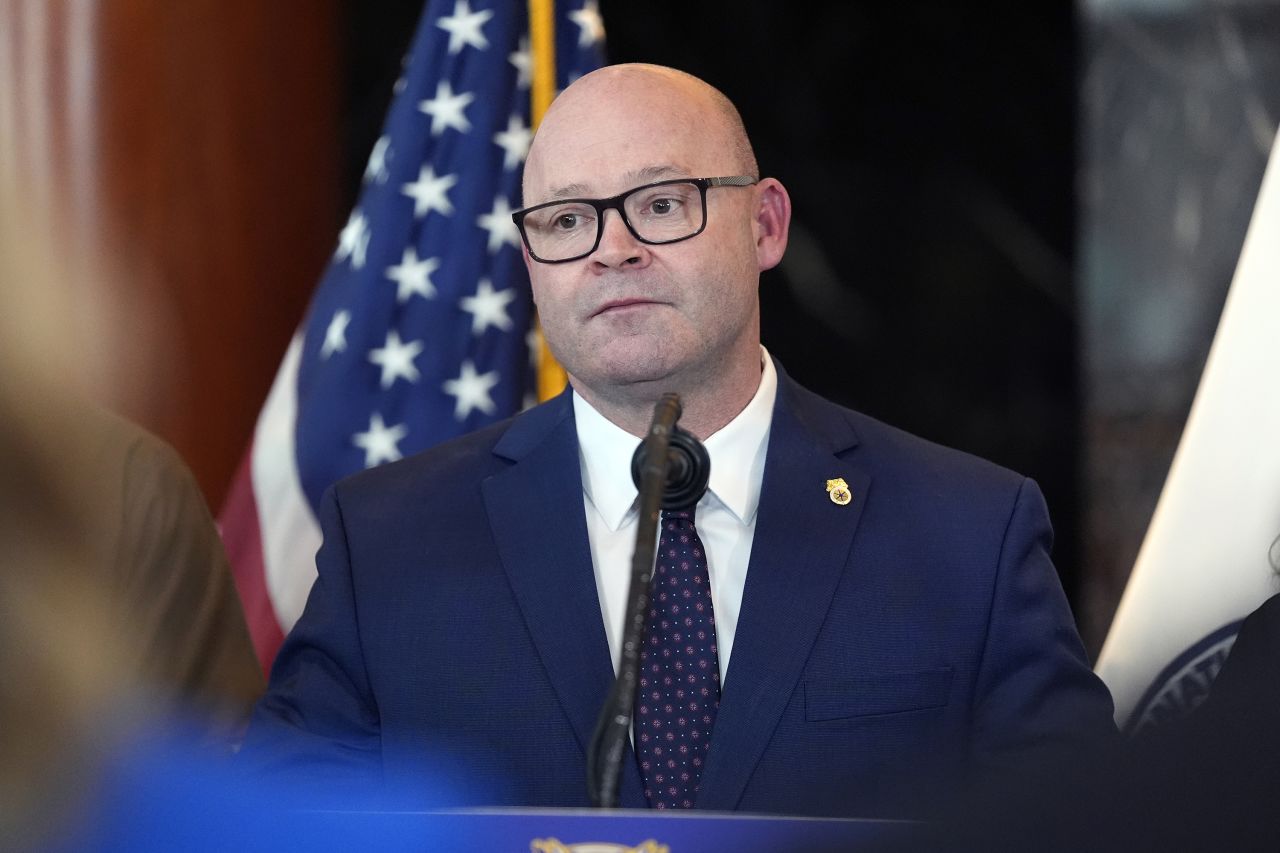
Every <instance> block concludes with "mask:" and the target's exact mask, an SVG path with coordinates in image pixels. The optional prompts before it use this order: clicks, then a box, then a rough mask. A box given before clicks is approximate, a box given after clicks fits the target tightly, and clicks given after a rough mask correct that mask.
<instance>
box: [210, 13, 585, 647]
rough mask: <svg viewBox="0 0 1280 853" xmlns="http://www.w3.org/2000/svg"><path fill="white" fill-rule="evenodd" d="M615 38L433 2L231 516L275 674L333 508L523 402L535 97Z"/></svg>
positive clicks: (257, 642)
mask: <svg viewBox="0 0 1280 853" xmlns="http://www.w3.org/2000/svg"><path fill="white" fill-rule="evenodd" d="M531 18H532V20H533V22H534V24H535V26H534V38H535V42H534V44H535V45H537V46H538V49H536V50H535V49H532V48H531V45H530V36H529V33H530V27H529V23H530V20H531ZM603 35H604V31H603V26H602V24H601V21H600V15H599V12H598V10H597V8H596V3H595V0H585V2H584V0H568V2H561V3H555V2H554V0H529V2H528V3H526V2H525V0H506V2H502V0H438V2H432V3H430V4H429V5H428V7H427V9H426V11H425V12H424V14H423V19H422V21H421V23H420V24H419V26H418V32H417V34H416V36H415V37H414V42H413V47H412V49H411V52H410V53H409V55H408V56H407V57H406V59H405V62H404V73H403V75H402V77H401V79H400V80H399V81H397V83H396V87H395V92H396V95H395V98H394V100H393V102H392V104H391V108H390V111H389V112H388V115H387V118H386V123H385V126H384V128H383V133H382V136H381V137H380V138H379V139H378V141H377V144H376V145H375V146H374V148H373V153H372V155H371V156H370V158H369V164H368V168H367V169H366V171H365V174H364V186H363V189H362V192H361V195H360V198H359V201H358V203H357V204H356V207H355V209H354V210H352V211H351V215H350V217H349V218H348V220H347V224H346V226H345V227H344V228H343V229H342V232H341V234H340V236H339V237H338V245H337V249H336V251H335V252H334V255H333V258H332V260H331V262H330V264H329V268H328V270H327V271H326V272H325V274H324V276H323V278H322V279H321V281H320V286H319V288H318V289H317V290H316V293H315V295H314V296H313V297H312V301H311V305H310V307H309V308H308V310H307V314H306V317H305V318H304V320H303V323H302V327H301V328H300V329H299V330H298V332H297V334H296V335H295V336H294V338H293V341H292V342H291V343H290V345H289V348H288V351H287V352H286V353H285V357H284V362H283V364H281V366H280V370H279V373H278V374H277V375H276V379H275V383H274V385H273V386H272V388H271V392H270V394H269V395H268V397H267V401H266V404H265V405H264V407H263V410H262V413H261V414H260V415H259V418H258V423H257V427H256V428H255V430H254V435H253V442H252V444H251V446H250V447H249V449H248V452H247V453H246V456H245V460H244V462H243V463H242V464H241V468H240V470H239V472H238V473H237V475H236V479H235V482H234V483H233V484H232V488H231V491H230V493H229V496H228V498H227V503H226V505H225V507H224V508H223V512H222V517H221V524H222V529H223V536H224V539H225V541H226V545H227V552H228V554H229V556H230V558H231V561H232V566H233V569H234V572H235V576H236V585H237V587H238V588H239V590H240V596H241V599H242V601H243V602H244V606H245V615H246V617H247V619H248V622H249V628H250V632H251V633H252V634H253V640H254V646H255V648H256V650H257V653H258V656H259V658H260V659H261V661H262V663H263V666H264V667H269V666H270V663H271V660H272V659H273V658H274V657H275V653H276V649H277V648H278V647H279V645H280V642H281V640H282V639H283V636H284V634H285V633H287V632H288V630H289V629H290V628H291V627H292V625H293V623H294V622H295V621H296V620H297V618H298V616H299V615H300V614H301V613H302V608H303V605H304V604H305V603H306V599H307V593H308V592H309V591H310V589H311V584H312V581H313V580H314V579H315V552H316V549H317V548H318V547H319V545H320V530H319V526H318V524H317V522H316V508H317V506H318V502H319V500H320V496H321V494H322V493H323V492H324V490H325V489H326V488H327V487H328V486H329V485H330V484H331V483H333V482H334V481H336V480H338V479H340V478H341V477H344V476H346V475H348V474H351V473H354V472H356V471H360V470H362V469H364V468H371V467H373V466H375V465H380V464H382V463H384V462H391V461H393V460H396V459H399V458H401V457H403V456H408V455H409V454H412V453H415V452H417V451H420V450H423V449H424V448H426V447H429V446H431V445H433V444H436V443H438V442H441V441H444V440H446V439H449V438H452V437H454V436H457V435H461V434H462V433H464V432H467V431H469V430H473V429H476V428H477V427H481V426H484V425H485V424H489V423H492V422H494V421H497V420H500V419H502V418H505V417H508V416H510V415H512V414H514V413H515V412H516V411H518V410H519V409H520V408H521V407H522V406H523V405H524V404H525V403H526V402H527V401H528V400H530V399H531V391H532V388H533V381H534V369H533V363H534V362H533V355H534V353H535V352H536V349H537V346H536V334H535V333H534V332H533V330H532V327H531V323H532V302H531V299H530V295H529V286H528V279H527V276H526V273H525V270H524V265H523V262H522V261H521V259H520V252H519V240H520V238H519V235H518V233H517V231H516V228H515V226H514V224H513V223H512V221H511V216H510V213H511V210H512V209H514V208H516V207H518V206H519V200H520V172H521V168H522V166H523V163H524V157H525V153H526V151H527V150H528V147H529V141H530V137H531V135H532V134H531V130H530V120H531V114H530V103H531V90H539V91H541V92H544V93H545V92H549V91H550V90H551V89H552V88H562V87H563V86H564V85H567V84H568V82H570V81H572V80H573V79H575V78H576V77H578V76H580V75H582V74H583V73H585V72H586V71H589V70H591V69H592V68H595V67H598V66H599V64H600V61H601V52H602V50H603V47H604V45H603ZM550 75H554V79H555V83H554V84H552V83H551V82H550V79H539V78H540V77H547V78H549V77H550ZM544 100H545V98H544Z"/></svg>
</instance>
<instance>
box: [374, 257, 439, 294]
mask: <svg viewBox="0 0 1280 853" xmlns="http://www.w3.org/2000/svg"><path fill="white" fill-rule="evenodd" d="M439 268H440V259H439V258H422V259H419V258H418V251H417V250H416V249H415V248H414V247H413V246H409V247H407V248H406V249H405V250H404V256H403V257H401V259H400V263H398V264H396V265H395V266H394V267H387V278H389V279H391V280H392V281H394V282H395V283H396V285H397V287H396V302H400V303H404V302H408V301H409V297H411V296H413V295H414V294H415V293H416V294H418V295H419V296H421V297H422V298H423V299H431V298H433V297H434V296H435V295H436V287H435V285H434V284H432V283H431V274H432V273H433V272H435V271H436V270H438V269H439Z"/></svg>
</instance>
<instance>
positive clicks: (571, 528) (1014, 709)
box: [245, 65, 1111, 816]
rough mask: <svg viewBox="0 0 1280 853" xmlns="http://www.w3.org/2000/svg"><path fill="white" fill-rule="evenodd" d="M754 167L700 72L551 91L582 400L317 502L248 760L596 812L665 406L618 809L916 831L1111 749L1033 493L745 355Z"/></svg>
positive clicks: (530, 202)
mask: <svg viewBox="0 0 1280 853" xmlns="http://www.w3.org/2000/svg"><path fill="white" fill-rule="evenodd" d="M756 176H757V169H756V163H755V158H754V156H753V155H752V152H751V146H750V144H749V142H748V141H747V137H746V134H745V131H744V130H743V127H742V123H741V120H740V119H739V118H738V115H737V112H736V110H734V108H733V106H732V105H731V104H730V103H729V102H728V100H727V99H726V98H725V97H724V96H723V95H722V94H720V93H719V92H717V91H715V90H714V89H712V88H711V87H709V86H707V85H706V84H705V83H703V82H701V81H699V80H697V79H696V78H693V77H690V76H688V75H686V74H683V73H680V72H677V71H673V70H671V69H665V68H658V67H653V66H643V65H623V66H613V67H608V68H604V69H602V70H600V71H597V72H595V73H593V74H590V75H587V76H585V77H583V78H581V79H580V80H579V81H577V82H576V83H574V84H573V85H572V86H570V87H569V88H568V89H567V90H566V91H565V92H564V93H563V94H562V95H561V96H560V97H559V99H557V100H556V101H555V103H554V104H553V105H552V107H551V109H550V111H549V112H548V114H547V116H546V118H545V120H544V121H543V123H542V125H541V127H540V129H539V130H538V133H537V136H536V138H535V139H534V142H533V146H532V148H531V150H530V152H529V158H528V162H527V164H526V169H525V178H524V196H525V198H524V201H525V204H526V205H527V206H526V208H525V209H524V210H522V211H519V212H517V213H516V215H515V217H516V220H517V223H518V224H519V225H520V227H521V232H522V235H523V238H524V251H525V258H526V262H527V264H528V267H529V272H530V276H531V279H532V283H533V293H534V299H535V301H536V303H537V306H538V310H539V315H540V317H541V320H542V324H543V329H544V331H545V333H546V336H547V340H548V343H549V344H550V346H551V349H552V351H553V352H554V353H555V355H556V356H557V357H558V358H559V359H560V361H561V363H563V364H564V366H565V368H566V370H567V371H568V373H569V376H570V381H571V385H572V390H571V391H567V392H566V393H565V394H563V395H561V396H560V397H559V398H557V399H555V400H553V401H551V402H549V403H547V404H545V405H543V406H539V407H537V408H535V409H533V410H531V411H529V412H526V413H525V414H523V415H521V416H519V417H517V418H515V419H513V420H512V421H510V422H507V423H504V424H500V425H497V426H495V427H492V428H490V429H487V430H483V431H481V432H478V433H475V434H473V435H471V436H468V437H465V438H463V439H461V440H459V441H455V442H452V443H449V444H447V445H444V446H441V447H438V448H435V449H433V450H430V451H428V452H426V453H424V454H422V455H420V456H418V457H415V458H413V459H409V460H406V461H404V462H400V463H396V464H393V465H389V466H386V467H384V468H380V469H377V470H374V471H370V472H366V473H364V474H361V475H358V476H356V477H353V478H351V479H349V480H346V481H343V482H341V483H339V484H338V485H337V486H336V487H335V488H334V489H333V490H332V491H331V492H330V494H329V495H328V497H327V498H326V500H325V502H324V509H323V513H322V524H323V526H324V530H325V542H324V546H323V547H322V549H321V551H320V553H319V555H318V557H317V561H318V566H319V578H318V580H317V582H316V585H315V588H314V589H313V591H312V593H311V597H310V599H309V601H308V604H307V608H306V612H305V613H304V615H303V617H302V619H301V621H300V622H299V623H298V626H297V627H296V628H295V629H294V631H293V633H292V634H291V636H290V638H289V639H288V641H287V642H286V644H285V646H284V648H283V649H282V651H281V654H280V657H279V658H278V660H277V663H276V666H275V671H274V672H273V675H272V683H271V687H270V688H269V692H268V695H267V697H266V698H265V699H264V700H263V702H262V703H261V704H260V705H259V708H258V710H257V712H256V716H255V721H254V723H253V725H252V726H251V729H250V734H249V742H248V744H247V745H246V748H245V751H246V753H247V754H248V756H249V759H250V760H251V761H254V762H257V763H259V764H261V765H264V766H269V767H274V768H277V769H279V768H295V769H296V768H305V767H313V768H314V767H325V768H329V769H330V770H333V771H341V770H352V771H355V772H361V771H362V769H363V770H368V769H369V768H374V772H376V773H379V774H382V775H390V776H392V777H395V778H397V779H400V778H404V777H405V776H412V774H413V773H414V772H415V768H416V767H418V766H419V764H420V763H425V762H429V761H433V760H434V761H436V762H437V763H438V761H439V759H440V757H441V756H443V755H448V756H449V759H450V760H451V761H455V762H457V763H458V764H460V765H461V766H463V767H464V768H466V769H465V776H464V777H461V778H462V779H464V780H465V784H467V785H468V786H469V787H471V788H473V789H476V791H477V793H476V794H475V795H474V801H475V802H480V803H486V804H508V805H530V806H581V805H584V804H586V802H587V792H586V784H585V778H586V771H585V752H586V747H587V744H588V742H589V740H590V737H591V734H592V730H593V728H594V725H595V719H596V715H597V713H598V711H599V709H600V707H601V704H602V703H603V700H604V697H605V695H606V693H607V692H608V690H609V687H610V684H611V682H612V679H613V667H612V666H611V656H612V659H613V661H612V662H613V663H614V664H616V660H617V657H618V647H619V644H620V639H619V637H620V634H621V623H622V608H623V599H624V598H625V596H626V588H627V573H628V565H629V557H630V553H631V548H632V545H633V543H634V531H635V528H636V524H637V522H636V510H635V507H634V505H633V503H634V498H635V489H634V487H633V486H632V485H631V483H630V478H629V475H628V467H627V466H628V463H629V460H630V456H631V453H632V451H633V450H634V448H635V446H636V443H637V440H638V439H637V438H636V437H637V436H639V435H641V434H642V433H643V432H644V431H645V430H646V428H647V427H648V424H649V421H650V419H651V417H652V412H653V406H654V403H655V401H656V400H657V398H658V397H659V395H660V394H661V393H663V392H667V391H675V392H677V393H679V394H680V396H681V399H682V401H683V404H684V417H683V420H682V422H681V423H682V426H684V427H685V428H686V429H688V430H689V431H691V432H693V433H694V434H695V435H697V436H698V437H700V438H702V439H704V440H705V442H706V445H707V447H708V450H709V452H710V455H711V460H712V473H711V488H710V491H709V492H708V493H707V495H706V496H705V497H704V498H703V499H702V500H701V501H700V502H699V504H698V505H697V507H696V508H695V510H694V512H693V513H692V514H691V515H692V518H690V517H687V516H685V517H676V516H673V517H668V518H664V522H663V534H662V540H661V544H660V548H659V552H660V558H659V564H658V568H657V577H658V580H657V581H656V583H658V584H659V585H660V586H659V587H658V589H657V590H656V594H655V606H654V609H653V610H652V611H651V613H650V614H649V617H650V620H651V622H652V625H651V627H650V629H649V639H648V642H647V643H646V652H645V657H644V660H643V666H642V673H641V675H642V678H643V679H644V681H642V682H641V689H640V695H639V696H638V702H637V723H636V728H635V732H634V737H633V741H634V743H635V745H636V752H637V753H638V756H633V755H630V754H629V755H628V758H627V761H626V762H625V766H624V769H623V776H622V781H621V789H622V790H621V803H622V805H624V806H635V807H644V806H645V805H651V806H658V807H676V808H680V807H687V806H689V805H696V806H697V807H698V808H705V809H721V810H727V809H742V810H755V811H767V812H778V813H794V814H817V815H846V816H890V815H903V814H919V813H921V811H922V810H923V809H924V808H926V807H927V806H928V804H929V803H930V801H931V800H933V799H934V798H936V797H939V796H943V795H944V794H945V792H946V790H947V786H948V785H950V784H954V783H955V782H956V781H957V780H959V779H960V778H962V777H963V776H965V775H966V774H968V773H971V772H975V771H980V770H982V769H984V768H990V767H992V766H997V765H1000V764H1002V763H1008V762H1012V761H1015V760H1019V759H1025V758H1027V757H1028V756H1031V755H1034V754H1037V752H1042V753H1044V754H1045V755H1048V754H1051V753H1053V752H1054V751H1055V750H1058V749H1065V748H1070V747H1071V746H1072V745H1073V744H1076V743H1079V742H1080V741H1082V740H1083V739H1086V738H1088V737H1090V736H1092V735H1096V734H1099V733H1105V732H1108V731H1110V730H1111V704H1110V700H1109V697H1108V695H1107V693H1106V690H1105V688H1104V687H1103V686H1102V685H1101V683H1100V682H1099V681H1098V680H1097V679H1096V678H1094V677H1093V675H1092V674H1091V672H1090V671H1089V668H1088V666H1087V665H1086V662H1085V658H1084V654H1083V650H1082V649H1081V646H1080V643H1079V639H1078V637H1077V635H1076V631H1075V628H1074V626H1073V624H1072V620H1071V614H1070V612H1069V610H1068V608H1067V605H1066V602H1065V599H1064V597H1063V595H1062V591H1061V588H1060V586H1059V583H1058V580H1057V577H1056V575H1055V573H1054V570H1053V567H1052V565H1051V563H1050V562H1049V557H1048V548H1049V539H1050V531H1049V525H1048V520H1047V517H1046V513H1045V508H1044V504H1043V501H1042V499H1041V497H1040V495H1039V492H1038V490H1037V489H1036V487H1035V485H1034V484H1033V483H1031V482H1030V481H1028V480H1026V479H1024V478H1021V477H1018V476H1016V475H1013V474H1011V473H1009V472H1007V471H1003V470H1001V469H998V468H996V467H995V466H992V465H990V464H987V463H984V462H981V461H980V460H976V459H973V458H971V457H968V456H965V455H963V454H959V453H956V452H953V451H948V450H944V449H942V448H939V447H936V446H934V445H931V444H928V443H926V442H924V441H921V440H919V439H916V438H913V437H911V436H908V435H905V434H903V433H901V432H898V431H896V430H893V429H891V428H889V427H886V426H884V425H882V424H878V423H876V422H874V421H872V420H870V419H868V418H866V417H863V416H861V415H859V414H856V413H854V412H850V411H847V410H845V409H841V408H839V407H837V406H835V405H833V404H831V403H828V402H826V401H824V400H822V399H820V398H818V397H816V396H815V395H813V394H811V393H809V392H807V391H805V390H804V389H803V388H801V387H800V386H798V385H797V384H796V383H795V382H793V381H792V380H791V379H790V378H789V377H787V376H786V375H785V373H783V372H782V370H781V368H780V367H778V366H777V365H776V364H774V363H773V362H772V360H771V359H770V358H769V357H768V356H767V354H765V353H764V352H763V350H762V348H761V346H760V341H759V318H760V307H759V300H758V295H757V287H758V283H759V274H760V272H761V271H762V270H765V269H768V268H770V267H772V266H774V265H776V264H777V263H778V262H779V260H780V259H781V258H782V254H783V251H784V249H785V247H786V242H787V227H788V223H789V220H790V212H791V210H790V200H789V198H788V196H787V193H786V190H785V189H784V188H783V186H782V185H781V184H780V183H779V182H778V181H776V180H774V179H772V178H765V179H760V180H757V178H756ZM662 584H671V587H670V590H671V596H670V598H669V599H665V600H664V596H666V595H667V592H666V591H667V589H668V587H667V586H661V585H662ZM708 584H709V587H710V594H709V595H708V594H707V591H706V587H707V586H708ZM682 602H683V606H684V610H683V611H681V610H680V607H681V603H682ZM602 617H603V618H602ZM695 618H696V621H695ZM685 620H688V621H687V622H686V621H685ZM686 628H687V632H688V633H687V634H682V633H681V632H682V631H685V629H686ZM699 631H701V632H702V635H703V636H702V637H701V638H699V637H697V636H696V635H697V633H698V632H699ZM708 633H709V636H707V635H708ZM686 679H690V680H686ZM721 685H722V686H723V687H722V688H721ZM686 704H687V709H688V713H686V712H685V711H686ZM708 739H709V740H708ZM708 743H709V747H708V746H707V744H708ZM664 750H665V751H664Z"/></svg>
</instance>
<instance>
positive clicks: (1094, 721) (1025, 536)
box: [971, 480, 1115, 770]
mask: <svg viewBox="0 0 1280 853" xmlns="http://www.w3.org/2000/svg"><path fill="white" fill-rule="evenodd" d="M1052 543H1053V533H1052V530H1051V528H1050V524H1049V515H1048V510H1047V508H1046V507H1045V502H1044V498H1043V497H1042V496H1041V494H1040V490H1039V488H1038V487H1037V486H1036V484H1035V483H1034V482H1033V481H1031V480H1024V481H1023V483H1022V486H1021V488H1020V489H1019V491H1018V494H1017V497H1016V499H1015V501H1014V505H1013V511H1012V514H1011V515H1010V518H1009V522H1008V526H1007V528H1006V531H1005V536H1004V542H1003V545H1002V547H1001V551H1000V558H999V564H998V566H997V570H996V571H997V574H996V578H995V584H994V586H993V600H992V602H991V608H990V611H989V612H990V619H989V622H988V630H987V637H986V641H985V644H984V648H983V652H982V657H981V663H980V665H979V669H978V675H977V681H978V683H977V685H976V690H975V708H974V715H975V719H974V724H973V738H974V742H973V744H972V749H971V755H972V756H973V759H974V760H975V762H977V764H978V765H979V768H978V769H980V770H981V769H986V770H990V769H994V768H996V767H999V766H1002V765H1009V764H1013V763H1015V762H1017V763H1020V764H1022V765H1023V766H1026V764H1027V762H1028V761H1032V762H1035V761H1037V760H1041V761H1045V762H1053V761H1056V760H1060V759H1061V758H1063V757H1065V756H1068V755H1069V754H1070V751H1071V749H1073V748H1075V747H1078V746H1080V745H1081V744H1082V743H1084V742H1087V741H1092V740H1094V739H1097V738H1103V739H1106V738H1109V737H1110V736H1111V735H1113V734H1114V732H1115V725H1114V722H1113V720H1112V711H1113V707H1112V703H1111V697H1110V694H1109V693H1108V692H1107V689H1106V687H1105V686H1104V685H1103V684H1102V682H1101V681H1100V680H1099V679H1098V678H1097V676H1095V675H1094V674H1093V672H1092V671H1091V670H1090V668H1089V665H1088V659H1087V656H1086V654H1085V651H1084V648H1083V646H1082V645H1081V643H1080V638H1079V635H1078V633H1077V632H1076V627H1075V620H1074V619H1073V617H1072V614H1071V609H1070V607H1069V605H1068V603H1067V600H1066V596H1065V595H1064V594H1063V591H1062V586H1061V584H1060V582H1059V580H1058V575H1057V572H1056V570H1055V569H1054V567H1053V563H1052V562H1051V561H1050V559H1049V551H1050V549H1051V547H1052ZM983 765H987V766H986V767H983Z"/></svg>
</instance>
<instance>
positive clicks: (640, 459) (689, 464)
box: [631, 426, 711, 510]
mask: <svg viewBox="0 0 1280 853" xmlns="http://www.w3.org/2000/svg"><path fill="white" fill-rule="evenodd" d="M646 447H647V443H646V442H643V441H642V442H640V445H639V446H638V447H637V448H636V452H635V453H634V454H633V455H632V457H631V480H632V481H633V482H634V483H635V484H636V488H637V489H638V488H640V478H641V473H640V472H641V471H642V470H643V469H644V463H645V449H646ZM710 479H711V457H710V455H708V453H707V449H706V448H705V447H703V446H702V442H700V441H698V439H697V438H695V437H694V435H693V434H692V433H689V432H686V431H685V430H682V429H680V427H678V426H677V427H673V428H672V430H671V438H670V441H669V443H668V445H667V479H666V482H665V483H664V484H663V488H662V508H663V509H669V510H687V509H692V508H693V507H694V506H696V505H697V503H698V501H700V500H702V496H703V495H704V494H706V492H707V483H708V482H709V481H710Z"/></svg>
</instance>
